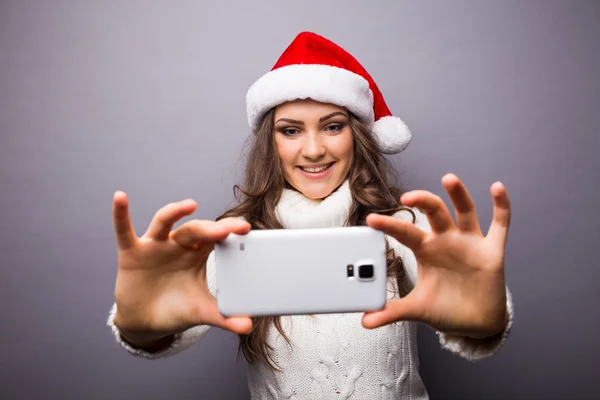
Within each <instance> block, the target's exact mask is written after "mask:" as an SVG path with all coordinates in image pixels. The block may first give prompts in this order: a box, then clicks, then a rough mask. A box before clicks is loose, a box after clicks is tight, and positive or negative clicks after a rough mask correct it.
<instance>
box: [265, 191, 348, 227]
mask: <svg viewBox="0 0 600 400" xmlns="http://www.w3.org/2000/svg"><path fill="white" fill-rule="evenodd" d="M351 206H352V193H351V192H350V183H349V182H348V180H345V181H344V183H342V185H340V187H338V188H337V189H336V190H335V191H334V192H333V193H331V194H330V195H329V196H328V197H326V198H325V199H323V200H314V199H311V198H308V197H306V196H305V195H303V194H302V193H300V192H298V191H296V190H292V189H287V188H286V189H283V192H282V194H281V199H280V200H279V203H278V204H277V207H276V208H275V213H276V215H277V217H278V219H279V221H280V222H281V223H282V224H283V226H284V227H285V228H329V227H341V226H344V224H345V222H346V218H347V217H348V214H349V213H350V207H351Z"/></svg>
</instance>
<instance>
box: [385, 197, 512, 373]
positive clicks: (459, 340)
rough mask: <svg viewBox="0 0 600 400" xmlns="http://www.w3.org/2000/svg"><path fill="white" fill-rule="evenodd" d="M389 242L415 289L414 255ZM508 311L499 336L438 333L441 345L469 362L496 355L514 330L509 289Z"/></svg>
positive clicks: (419, 221) (422, 223)
mask: <svg viewBox="0 0 600 400" xmlns="http://www.w3.org/2000/svg"><path fill="white" fill-rule="evenodd" d="M411 209H412V211H413V212H414V213H415V216H416V221H415V225H416V226H417V227H419V228H420V229H421V230H423V231H425V232H428V233H429V232H431V226H430V224H429V220H428V219H427V216H426V215H425V214H424V213H423V212H422V211H420V210H419V209H417V208H416V207H413V208H411ZM395 217H396V218H399V219H402V220H406V221H409V222H411V221H412V215H411V214H410V213H408V212H406V211H400V212H398V213H397V214H396V215H395ZM388 240H390V244H391V245H392V246H393V247H394V249H395V250H396V252H397V253H398V254H399V256H400V257H402V261H403V264H404V267H405V270H406V273H407V275H408V279H409V281H410V282H409V283H410V286H411V287H414V285H415V284H416V281H417V276H418V271H417V261H416V258H415V255H414V253H413V252H412V251H411V250H410V249H409V248H407V247H406V246H404V245H402V244H400V243H398V241H396V240H395V239H393V238H388ZM506 309H507V312H508V323H507V325H506V327H505V328H504V331H502V332H500V333H499V334H498V335H495V336H492V337H488V338H483V339H475V338H470V337H466V336H457V335H452V334H449V333H445V332H439V331H437V332H436V334H437V335H438V339H439V342H440V345H441V346H442V348H443V349H445V350H448V351H450V352H452V353H454V354H457V355H459V356H461V357H463V358H465V359H467V360H469V361H478V360H481V359H484V358H487V357H490V356H492V355H494V354H495V353H496V352H497V351H498V350H499V349H500V348H501V347H502V346H503V345H504V342H505V341H506V339H507V337H508V335H509V333H510V331H511V330H512V325H513V301H512V295H511V292H510V291H509V289H508V287H507V288H506Z"/></svg>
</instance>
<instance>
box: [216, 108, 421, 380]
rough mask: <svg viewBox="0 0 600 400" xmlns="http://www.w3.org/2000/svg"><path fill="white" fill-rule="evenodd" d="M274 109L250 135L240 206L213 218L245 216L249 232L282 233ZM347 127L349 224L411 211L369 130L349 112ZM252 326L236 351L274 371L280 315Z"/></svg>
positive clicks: (402, 284) (400, 285) (401, 287)
mask: <svg viewBox="0 0 600 400" xmlns="http://www.w3.org/2000/svg"><path fill="white" fill-rule="evenodd" d="M274 116H275V111H274V110H271V111H269V112H268V113H267V114H266V115H265V116H264V118H263V120H262V123H261V124H260V126H259V127H258V129H257V131H256V132H255V134H254V135H252V136H251V137H250V138H249V140H250V141H251V143H250V145H249V151H248V154H247V156H246V168H245V179H244V188H243V189H242V188H241V187H240V186H239V185H235V186H234V195H235V197H236V198H237V199H238V201H239V205H237V206H236V207H234V208H232V209H230V210H228V211H226V212H225V213H223V214H222V215H221V216H219V217H218V218H217V220H219V219H222V218H226V217H244V218H245V219H246V221H248V222H249V223H250V224H251V226H252V229H283V225H282V224H281V223H280V222H279V220H278V219H277V216H276V214H275V207H276V205H277V202H278V201H279V199H280V197H281V193H282V191H283V189H284V188H286V187H289V185H288V184H287V183H286V182H285V179H284V177H283V172H282V169H281V162H280V159H279V155H278V152H277V148H276V145H275V140H274V134H275V131H274ZM349 125H350V128H351V130H352V133H353V136H354V161H353V163H352V166H351V167H350V171H349V173H348V180H349V184H350V191H351V193H352V205H351V208H350V212H349V215H348V218H347V220H346V225H347V226H359V225H365V224H366V218H367V215H368V214H370V213H379V214H384V215H392V214H394V213H395V212H397V211H399V210H407V211H409V212H410V213H411V214H412V216H413V223H414V220H415V215H414V213H413V212H412V210H410V209H409V208H406V207H404V206H402V205H401V204H399V199H400V195H401V194H402V193H403V190H402V189H401V188H400V187H398V186H396V176H395V173H394V172H395V171H394V169H393V168H392V166H391V165H390V164H389V163H388V161H387V160H386V159H385V158H384V157H383V156H382V153H381V151H380V148H379V145H378V143H377V141H376V140H375V138H374V136H373V134H372V132H371V131H370V130H369V129H368V128H367V126H365V125H364V124H363V123H361V122H360V121H359V120H358V119H357V118H356V117H355V116H354V115H352V113H350V114H349ZM386 248H387V270H388V276H391V277H395V278H396V289H397V291H398V294H399V295H400V296H403V295H405V294H406V293H407V289H408V288H407V286H406V276H405V271H404V267H403V264H402V260H401V259H400V258H399V257H397V256H396V255H395V254H394V251H393V249H391V248H390V246H389V245H387V246H386ZM253 323H254V328H253V330H252V332H251V333H250V334H248V335H240V348H239V350H240V352H241V353H243V355H244V357H245V358H246V360H247V361H248V362H249V363H253V362H256V361H263V362H266V363H267V364H268V365H270V366H271V367H272V368H274V369H277V366H276V364H275V362H274V361H273V359H272V357H271V354H270V353H271V351H272V347H271V346H269V344H268V343H267V333H268V330H269V328H270V326H271V324H273V325H274V326H275V328H276V329H277V330H278V331H279V333H280V334H281V335H282V337H283V338H284V339H285V340H286V341H287V342H288V344H291V343H290V341H289V339H288V337H287V336H286V334H285V333H284V331H283V328H282V325H281V320H280V318H279V317H257V318H253Z"/></svg>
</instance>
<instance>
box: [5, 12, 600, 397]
mask: <svg viewBox="0 0 600 400" xmlns="http://www.w3.org/2000/svg"><path fill="white" fill-rule="evenodd" d="M372 3H374V4H370V5H367V2H363V1H354V2H350V1H342V2H323V1H307V0H304V1H298V2H281V1H266V0H260V1H256V0H255V1H252V2H241V1H240V2H237V3H231V2H218V1H204V2H197V1H189V2H184V1H176V2H167V1H164V2H161V3H159V2H148V1H141V0H140V1H128V2H116V1H113V2H80V1H67V0H60V1H52V2H50V1H48V2H45V1H38V2H34V1H12V2H10V1H8V2H7V1H3V2H2V3H1V4H0V131H1V133H2V135H1V144H0V172H1V179H0V185H1V186H0V201H1V213H2V214H1V218H0V228H1V240H0V251H1V253H0V254H1V257H2V258H1V268H0V285H1V286H0V307H1V320H2V325H1V329H0V354H1V356H0V367H1V371H2V374H1V375H0V376H1V378H0V397H2V398H10V399H13V398H14V399H19V398H23V399H25V398H27V399H32V398H50V397H52V398H82V399H83V398H89V399H92V398H93V399H108V398H153V399H184V398H190V399H192V398H203V399H234V398H245V397H247V395H248V392H247V388H246V381H245V372H244V365H243V363H242V362H237V361H236V344H237V341H236V337H235V336H233V335H231V334H227V333H223V332H221V331H217V330H213V331H211V332H210V333H209V334H208V335H207V336H206V337H205V339H204V340H201V341H200V342H199V343H197V344H196V345H195V346H193V347H192V348H191V349H189V350H188V351H186V352H185V353H182V354H180V355H178V356H176V357H173V358H171V359H165V360H162V361H155V362H151V361H147V360H142V359H137V358H134V357H131V356H129V355H128V354H127V353H125V351H124V350H122V349H121V348H119V347H118V346H117V345H116V344H115V342H114V341H113V339H112V337H111V335H110V333H109V331H108V329H107V328H106V327H105V325H104V324H105V319H106V315H107V312H108V309H109V307H110V305H111V304H112V300H113V298H112V295H113V285H114V279H115V272H116V269H115V268H116V265H115V263H116V251H115V243H114V237H113V231H112V228H113V227H112V220H111V198H112V194H113V192H114V191H115V190H116V189H122V190H125V191H126V192H127V193H128V194H129V196H130V198H131V204H132V213H133V220H134V223H135V226H136V230H137V232H138V233H142V232H143V230H145V228H146V225H147V223H148V222H149V221H150V218H151V217H152V215H153V213H154V212H155V211H156V210H157V209H158V208H159V207H161V206H162V205H164V204H165V203H168V202H170V201H176V200H180V199H183V198H186V197H192V198H194V199H196V200H197V201H198V202H199V205H200V207H199V211H198V212H197V213H196V214H195V215H194V217H196V218H214V217H216V215H217V214H219V213H220V212H221V211H223V210H224V209H225V208H226V207H228V206H230V205H231V204H232V185H233V184H234V183H235V182H237V177H238V173H239V170H240V167H241V164H240V163H239V162H238V159H239V156H240V152H241V150H242V146H243V143H244V140H245V138H246V135H247V134H248V128H247V125H246V119H245V108H244V96H245V92H246V90H247V88H248V86H249V85H250V84H251V83H252V82H253V81H254V80H255V79H256V78H258V77H259V76H260V75H262V74H263V73H265V72H266V71H267V70H268V69H270V67H271V66H272V64H273V63H274V62H275V60H276V59H277V57H278V56H279V54H280V53H281V51H282V50H283V49H284V48H285V46H287V44H288V43H289V42H290V41H291V40H292V39H293V37H294V36H295V35H296V34H297V33H298V32H299V31H301V30H314V31H316V32H318V33H321V34H323V35H325V36H328V37H329V38H331V39H333V40H334V41H336V42H338V43H339V44H341V45H342V46H344V47H346V48H347V49H348V50H349V51H350V52H352V53H353V54H355V55H356V56H357V57H358V58H359V60H360V61H361V62H362V63H363V64H364V66H365V67H366V68H367V70H369V71H370V73H371V74H372V75H373V76H374V78H375V79H376V81H377V82H378V84H379V85H380V87H381V88H382V90H383V93H384V95H385V96H386V100H387V101H388V104H389V106H390V108H391V109H392V110H393V111H394V112H395V113H396V114H397V115H399V116H401V117H402V118H404V119H405V120H406V121H407V122H408V123H409V125H410V127H411V128H412V130H413V134H414V140H413V142H412V144H411V145H410V146H409V148H408V149H407V150H406V151H405V152H404V153H403V154H401V155H398V156H393V157H392V160H393V162H394V165H395V166H396V167H397V169H398V170H399V171H400V172H401V178H402V183H403V184H404V185H405V186H406V187H407V188H408V189H416V188H420V189H427V190H431V191H434V192H435V193H439V194H441V195H443V196H444V198H445V199H446V200H448V198H447V196H445V194H444V193H443V191H442V189H443V188H442V186H441V184H440V179H441V177H442V176H443V174H445V173H446V172H450V171H452V172H455V173H456V174H458V175H459V177H461V178H462V179H463V180H464V181H465V182H466V184H467V187H468V188H469V189H470V191H471V193H472V194H473V196H474V198H475V200H476V203H477V205H478V210H479V213H480V216H481V220H482V224H483V225H484V227H487V226H488V224H489V222H490V220H491V214H492V203H491V198H490V195H489V186H490V185H491V184H492V183H493V182H494V181H495V180H498V179H499V180H501V181H503V182H504V183H505V184H506V186H507V188H508V192H509V195H510V197H511V200H512V205H513V220H512V225H511V232H510V235H509V242H508V249H507V256H506V273H507V279H508V284H509V286H510V288H511V290H512V292H513V294H514V298H515V304H516V324H515V330H514V332H513V334H512V336H511V338H510V340H509V341H508V342H507V344H506V346H505V347H504V348H503V349H502V350H501V352H500V353H499V354H497V356H495V357H493V358H491V359H488V360H487V361H485V362H482V363H477V364H470V363H468V362H466V361H464V360H462V359H460V358H458V357H456V356H453V355H451V354H449V353H447V352H444V351H441V350H440V349H439V345H438V343H437V339H436V337H435V336H434V335H433V333H432V331H431V330H430V329H429V328H427V327H424V328H423V329H421V333H420V351H421V372H422V375H423V378H424V380H425V383H426V385H427V387H428V390H429V392H430V394H431V396H432V398H434V399H450V398H460V399H483V398H485V399H506V398H515V399H516V398H519V399H521V398H529V399H541V398H544V399H563V398H590V397H592V394H593V393H595V392H597V383H598V362H597V357H598V355H599V353H600V352H599V350H600V346H599V341H598V338H597V332H598V329H599V328H600V307H598V305H599V303H600V302H599V300H600V295H599V290H598V280H599V278H600V272H599V269H598V256H597V249H598V247H597V246H598V242H599V240H600V234H599V233H598V223H599V222H600V218H599V216H598V210H597V202H598V188H597V186H598V182H600V162H599V161H598V157H597V154H596V153H597V152H598V150H600V139H599V138H600V135H599V132H598V126H600V113H599V111H600V110H599V106H598V105H599V104H600V103H599V102H600V74H599V72H598V71H600V47H599V46H600V45H599V42H600V2H597V1H502V2H497V1H494V2H492V1H475V0H473V1H453V2H446V1H402V2H398V1H388V2H385V3H384V2H372Z"/></svg>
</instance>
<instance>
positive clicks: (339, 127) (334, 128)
mask: <svg viewBox="0 0 600 400" xmlns="http://www.w3.org/2000/svg"><path fill="white" fill-rule="evenodd" d="M342 128H343V126H342V125H340V124H334V125H329V126H328V127H327V128H326V129H327V130H328V131H330V132H337V131H341V130H342Z"/></svg>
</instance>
